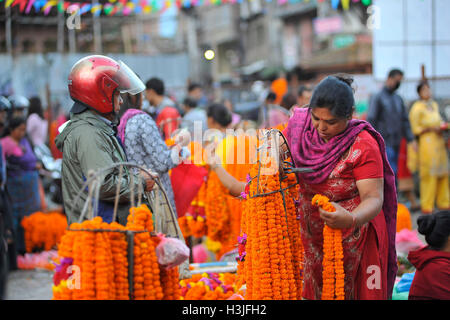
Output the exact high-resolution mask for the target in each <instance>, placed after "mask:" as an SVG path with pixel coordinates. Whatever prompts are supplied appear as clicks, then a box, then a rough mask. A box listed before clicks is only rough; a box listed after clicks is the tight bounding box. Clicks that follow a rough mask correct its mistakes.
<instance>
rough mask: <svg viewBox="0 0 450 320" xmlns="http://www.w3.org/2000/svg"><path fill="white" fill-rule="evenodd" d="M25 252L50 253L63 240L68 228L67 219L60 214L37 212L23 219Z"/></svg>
mask: <svg viewBox="0 0 450 320" xmlns="http://www.w3.org/2000/svg"><path fill="white" fill-rule="evenodd" d="M21 225H22V227H23V228H24V231H25V250H26V251H27V252H29V253H31V252H33V251H49V250H51V249H52V248H54V247H55V246H56V245H57V244H58V243H59V241H60V240H61V237H62V235H63V234H64V233H65V231H66V228H67V218H66V216H65V215H64V214H62V213H59V212H46V213H45V212H35V213H33V214H31V215H29V216H26V217H24V218H23V219H22V222H21Z"/></svg>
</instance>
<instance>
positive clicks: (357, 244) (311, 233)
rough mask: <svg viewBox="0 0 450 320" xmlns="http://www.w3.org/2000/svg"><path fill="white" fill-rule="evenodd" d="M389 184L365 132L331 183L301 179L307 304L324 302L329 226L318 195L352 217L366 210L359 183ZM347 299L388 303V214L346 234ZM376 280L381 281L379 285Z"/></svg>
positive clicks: (377, 148) (339, 165) (373, 144)
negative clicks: (383, 181)
mask: <svg viewBox="0 0 450 320" xmlns="http://www.w3.org/2000/svg"><path fill="white" fill-rule="evenodd" d="M377 178H383V160H382V157H381V155H380V149H379V146H378V143H377V141H376V140H375V139H374V138H373V137H372V136H371V135H370V134H369V133H368V132H367V131H365V130H363V131H361V132H360V133H359V135H358V136H357V137H356V140H355V142H354V143H353V145H352V146H351V147H350V148H349V151H348V152H345V154H344V156H343V157H342V158H341V159H340V161H339V162H338V163H337V165H336V166H335V168H334V170H333V171H332V173H331V174H330V176H329V178H328V179H327V180H325V182H323V183H320V184H307V183H306V182H305V181H304V180H302V179H301V177H300V203H301V205H300V206H301V208H300V211H301V219H300V225H301V236H302V241H303V247H304V248H305V260H304V261H305V265H304V270H303V274H304V288H303V297H304V298H305V299H312V300H315V299H321V296H322V258H323V249H322V244H323V226H324V222H323V220H322V219H321V218H320V216H319V212H318V210H317V208H316V207H313V206H312V205H311V199H312V197H313V196H314V195H315V194H323V195H325V196H327V197H328V198H330V200H331V201H333V202H337V203H339V204H340V205H341V206H342V207H344V208H345V209H347V210H348V211H350V212H352V211H353V210H355V209H356V207H357V206H358V205H359V204H360V202H361V200H360V197H359V193H358V189H357V187H356V181H358V180H363V179H377ZM342 236H343V249H344V270H345V299H346V300H347V299H357V300H363V299H371V300H372V299H387V298H388V297H387V294H386V292H387V288H386V285H387V263H388V235H387V229H386V222H385V217H384V214H383V211H381V212H380V213H379V214H378V215H377V216H376V217H375V218H374V219H372V220H371V221H370V222H369V223H366V224H365V225H363V226H361V227H359V228H355V229H342ZM375 280H376V281H375Z"/></svg>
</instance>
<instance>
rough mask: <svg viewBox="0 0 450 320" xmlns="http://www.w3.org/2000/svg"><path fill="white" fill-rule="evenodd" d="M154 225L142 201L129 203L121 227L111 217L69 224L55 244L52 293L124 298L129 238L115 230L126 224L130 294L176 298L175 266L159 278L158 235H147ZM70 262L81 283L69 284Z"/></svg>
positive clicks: (70, 297)
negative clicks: (130, 259)
mask: <svg viewBox="0 0 450 320" xmlns="http://www.w3.org/2000/svg"><path fill="white" fill-rule="evenodd" d="M153 228H154V226H153V219H152V213H151V211H150V210H149V209H148V207H147V206H145V205H142V206H140V207H137V208H131V209H130V215H129V217H128V223H127V226H126V227H124V226H121V225H119V224H118V223H115V222H114V223H111V224H108V223H105V222H103V221H102V219H101V218H100V217H96V218H94V219H92V220H86V221H84V222H83V223H81V224H80V223H73V224H71V226H70V229H69V230H67V232H66V233H65V235H64V236H63V237H62V239H61V243H60V245H59V248H58V254H59V256H60V257H61V259H60V265H58V266H56V268H55V274H54V286H53V299H55V300H87V299H102V300H106V299H115V300H119V299H120V300H126V299H129V287H128V260H127V247H128V243H127V240H126V236H125V233H123V232H117V231H126V230H131V231H136V233H135V235H134V249H133V250H134V252H133V253H134V269H133V271H134V282H133V286H134V292H133V294H134V295H133V297H132V298H134V299H159V300H160V299H163V298H165V297H167V298H168V299H169V298H170V299H178V297H179V296H178V295H177V290H176V286H175V285H174V283H176V285H177V286H178V271H177V269H176V270H171V271H170V272H168V273H166V275H165V276H164V277H162V278H160V267H159V264H158V261H157V257H156V251H155V248H156V245H157V239H158V237H156V236H155V237H152V236H151V232H153V230H154V229H153ZM80 229H83V231H81V230H80ZM77 230H78V231H77ZM85 230H86V231H85ZM100 230H105V231H100ZM110 230H111V231H110ZM116 230H117V231H116ZM71 266H73V267H78V268H79V275H81V279H79V280H80V286H75V287H71V286H69V284H73V281H72V280H73V279H71V278H70V277H71V276H72V275H74V274H75V273H74V272H72V273H71V274H68V273H67V270H68V268H69V267H71ZM161 281H163V283H161ZM75 282H76V281H75ZM163 287H164V288H170V289H168V290H167V294H165V293H166V292H163Z"/></svg>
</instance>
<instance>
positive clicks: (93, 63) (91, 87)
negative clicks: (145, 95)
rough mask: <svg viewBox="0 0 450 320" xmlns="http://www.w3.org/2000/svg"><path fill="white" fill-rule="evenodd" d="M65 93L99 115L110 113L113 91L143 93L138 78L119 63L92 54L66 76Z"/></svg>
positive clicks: (75, 65)
mask: <svg viewBox="0 0 450 320" xmlns="http://www.w3.org/2000/svg"><path fill="white" fill-rule="evenodd" d="M68 87H69V94H70V97H71V98H72V100H74V101H76V102H80V103H82V104H83V105H86V106H88V107H90V108H92V109H94V110H96V111H98V112H99V113H102V114H109V113H112V112H113V111H114V106H113V103H114V92H115V91H116V90H119V91H120V93H125V92H126V93H130V94H133V95H134V94H138V93H139V92H142V91H144V90H145V85H144V83H142V81H141V80H140V79H139V77H138V76H137V75H136V74H135V73H134V72H133V71H132V70H131V69H130V68H129V67H128V66H127V65H126V64H125V63H123V62H122V61H120V60H119V61H115V60H114V59H111V58H109V57H106V56H101V55H92V56H87V57H84V58H82V59H80V60H78V61H77V62H76V63H75V64H74V65H73V67H72V70H71V71H70V74H69V84H68Z"/></svg>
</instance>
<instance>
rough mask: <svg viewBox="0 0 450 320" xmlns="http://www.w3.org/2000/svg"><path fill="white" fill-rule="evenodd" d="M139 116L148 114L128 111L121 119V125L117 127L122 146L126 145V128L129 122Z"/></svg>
mask: <svg viewBox="0 0 450 320" xmlns="http://www.w3.org/2000/svg"><path fill="white" fill-rule="evenodd" d="M137 114H146V113H145V112H144V111H141V110H139V109H128V110H127V111H125V113H124V114H123V115H122V118H120V123H119V125H118V126H117V135H118V136H119V139H120V141H122V144H124V145H125V128H126V127H127V122H128V120H130V118H133V117H134V116H135V115H137Z"/></svg>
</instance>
